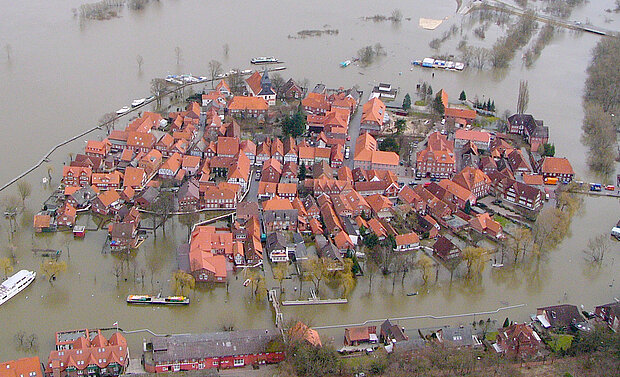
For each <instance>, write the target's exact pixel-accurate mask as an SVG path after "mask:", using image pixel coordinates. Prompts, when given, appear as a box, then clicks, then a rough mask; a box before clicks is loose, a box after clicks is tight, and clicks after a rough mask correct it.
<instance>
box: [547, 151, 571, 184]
mask: <svg viewBox="0 0 620 377" xmlns="http://www.w3.org/2000/svg"><path fill="white" fill-rule="evenodd" d="M539 173H540V174H542V176H543V178H557V179H558V180H560V181H562V182H570V181H572V180H573V177H574V176H575V171H574V170H573V167H572V166H571V164H570V162H569V161H568V159H567V158H566V157H543V160H542V162H541V163H540V168H539Z"/></svg>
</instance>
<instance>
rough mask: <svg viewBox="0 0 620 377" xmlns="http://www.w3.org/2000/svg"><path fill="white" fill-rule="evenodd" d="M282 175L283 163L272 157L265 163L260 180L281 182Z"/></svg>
mask: <svg viewBox="0 0 620 377" xmlns="http://www.w3.org/2000/svg"><path fill="white" fill-rule="evenodd" d="M281 176H282V163H281V162H280V161H278V160H276V159H275V158H270V159H269V160H267V161H265V163H264V164H263V169H262V170H261V177H260V180H261V181H262V182H272V183H278V182H280V177H281Z"/></svg>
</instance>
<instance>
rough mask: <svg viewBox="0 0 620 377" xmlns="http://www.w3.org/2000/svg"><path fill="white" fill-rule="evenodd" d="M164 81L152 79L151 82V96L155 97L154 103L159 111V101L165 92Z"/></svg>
mask: <svg viewBox="0 0 620 377" xmlns="http://www.w3.org/2000/svg"><path fill="white" fill-rule="evenodd" d="M166 87H167V84H166V80H163V79H153V80H151V94H152V95H153V96H155V101H156V105H157V108H158V109H161V99H162V97H163V95H164V93H165V92H166Z"/></svg>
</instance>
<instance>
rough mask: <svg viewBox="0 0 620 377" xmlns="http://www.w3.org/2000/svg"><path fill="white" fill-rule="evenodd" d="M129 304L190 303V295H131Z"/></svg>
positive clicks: (128, 299) (128, 300) (128, 298)
mask: <svg viewBox="0 0 620 377" xmlns="http://www.w3.org/2000/svg"><path fill="white" fill-rule="evenodd" d="M127 303H128V304H151V305H188V304H189V297H185V296H167V297H159V296H150V295H129V296H127Z"/></svg>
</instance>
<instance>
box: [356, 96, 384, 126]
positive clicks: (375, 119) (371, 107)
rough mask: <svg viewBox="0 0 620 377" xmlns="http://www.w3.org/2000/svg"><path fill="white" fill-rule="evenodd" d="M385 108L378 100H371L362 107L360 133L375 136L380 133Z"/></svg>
mask: <svg viewBox="0 0 620 377" xmlns="http://www.w3.org/2000/svg"><path fill="white" fill-rule="evenodd" d="M385 110H386V107H385V104H384V103H383V101H381V100H380V99H379V98H376V97H375V98H372V99H371V100H370V101H368V102H366V103H365V104H364V106H363V107H362V119H361V123H360V133H362V132H368V133H370V134H372V135H376V134H378V133H380V132H381V130H382V128H383V123H384V122H385V116H386V112H385Z"/></svg>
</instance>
